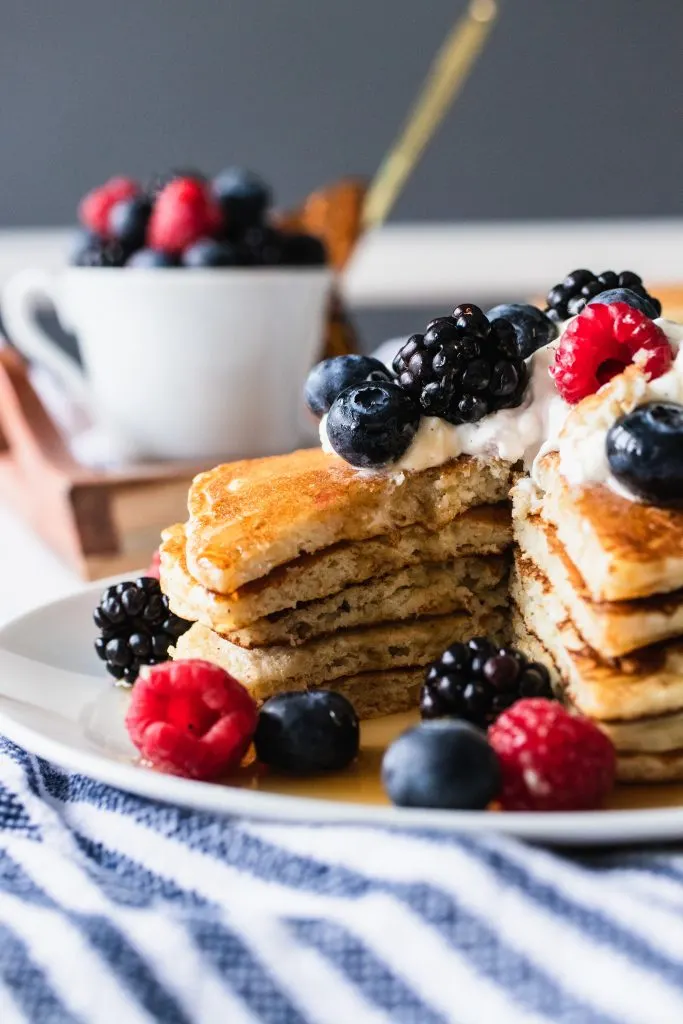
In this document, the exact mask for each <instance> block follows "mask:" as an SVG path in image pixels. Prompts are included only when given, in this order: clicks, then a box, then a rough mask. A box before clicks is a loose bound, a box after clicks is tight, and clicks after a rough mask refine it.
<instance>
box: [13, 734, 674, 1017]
mask: <svg viewBox="0 0 683 1024" xmlns="http://www.w3.org/2000/svg"><path fill="white" fill-rule="evenodd" d="M0 823H1V825H2V831H1V832H0V1021H1V1022H2V1024H20V1022H21V1024H26V1022H30V1024H75V1022H85V1024H91V1022H92V1024H100V1022H102V1024H110V1022H116V1024H149V1022H152V1021H155V1022H157V1021H161V1022H163V1024H190V1022H207V1024H242V1022H245V1024H247V1022H249V1024H253V1022H256V1021H265V1022H268V1024H270V1022H273V1024H298V1022H313V1024H365V1022H368V1024H397V1022H398V1024H437V1022H446V1021H448V1022H457V1024H518V1022H519V1024H521V1022H525V1024H527V1022H528V1024H540V1022H548V1021H552V1022H556V1021H562V1022H565V1021H566V1022H572V1024H593V1022H595V1024H598V1022H600V1024H629V1022H634V1024H660V1022H662V1024H681V1022H683V855H681V854H680V853H677V852H670V851H669V852H657V853H648V854H644V853H635V852H630V853H618V854H617V853H612V854H593V855H590V856H589V855H584V856H567V855H561V854H557V853H551V852H548V851H545V850H541V849H534V848H531V847H528V846H524V845H522V844H520V843H516V842H514V841H511V840H505V839H502V838H493V837H489V838H481V839H476V840H475V839H473V838H467V837H461V838H454V837H444V836H442V835H435V834H429V833H425V834H421V835H415V834H409V833H403V832H401V831H397V830H387V829H379V828H370V827H349V826H316V827H314V826H312V825H310V824H306V823H305V822H302V823H301V824H295V825H282V824H275V823H272V822H271V823H268V822H256V821H247V820H244V819H223V818H215V817H212V816H210V815H205V814H200V813H194V812H190V811H186V810H181V809H178V808H169V807H166V806H162V805H159V804H155V803H153V802H151V801H146V800H142V799H138V798H135V797H131V796H128V795H126V794H124V793H121V792H119V791H117V790H113V789H110V788H108V787H106V786H102V785H100V784H99V783H96V782H93V781H91V780H88V779H85V778H83V777H81V776H77V775H70V774H68V773H66V772H63V771H61V770H59V769H56V768H54V767H52V766H50V765H49V764H46V763H45V762H43V761H40V760H38V759H36V758H34V757H31V756H29V755H27V754H26V753H25V752H23V751H22V750H20V749H19V748H18V747H16V746H14V745H12V744H10V743H8V742H5V741H0Z"/></svg>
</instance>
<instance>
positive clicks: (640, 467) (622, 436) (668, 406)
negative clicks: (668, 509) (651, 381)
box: [607, 402, 683, 506]
mask: <svg viewBox="0 0 683 1024" xmlns="http://www.w3.org/2000/svg"><path fill="white" fill-rule="evenodd" d="M607 461H608V462H609V467H610V471H611V473H612V476H613V477H614V478H615V480H618V481H619V483H620V484H622V485H623V486H624V487H626V489H627V490H629V491H631V493H632V494H634V495H635V496H636V497H638V498H640V499H642V500H643V501H647V502H649V503H650V504H652V505H664V506H666V505H680V504H682V503H683V405H676V404H675V403H674V402H647V403H645V404H644V405H639V406H638V407H637V408H636V409H634V410H633V411H632V412H629V413H626V415H624V416H620V417H619V419H618V420H617V421H616V423H614V424H613V425H612V426H611V427H610V429H609V431H608V433H607Z"/></svg>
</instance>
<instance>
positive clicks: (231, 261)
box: [183, 238, 248, 269]
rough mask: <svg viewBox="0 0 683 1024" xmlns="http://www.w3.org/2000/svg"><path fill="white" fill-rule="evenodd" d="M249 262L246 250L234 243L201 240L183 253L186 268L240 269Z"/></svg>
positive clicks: (209, 239)
mask: <svg viewBox="0 0 683 1024" xmlns="http://www.w3.org/2000/svg"><path fill="white" fill-rule="evenodd" d="M247 262H248V260H247V254H246V250H244V249H243V247H241V246H239V245H235V244H234V243H233V242H217V241H215V240H214V239H213V238H201V239H200V240H199V241H198V242H195V243H194V245H191V246H190V247H189V248H188V249H186V250H185V252H184V253H183V266H185V267H194V268H195V269H196V268H202V267H240V266H245V264H246V263H247Z"/></svg>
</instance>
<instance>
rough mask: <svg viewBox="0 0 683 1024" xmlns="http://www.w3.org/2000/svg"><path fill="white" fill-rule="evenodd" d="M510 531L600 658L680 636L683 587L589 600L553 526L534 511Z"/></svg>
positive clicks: (581, 578) (681, 629)
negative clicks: (653, 593) (620, 598)
mask: <svg viewBox="0 0 683 1024" xmlns="http://www.w3.org/2000/svg"><path fill="white" fill-rule="evenodd" d="M514 493H515V492H514V491H513V494H514ZM513 530H514V534H515V540H516V542H517V544H518V545H519V547H520V549H521V551H522V553H523V554H524V555H526V556H527V557H528V558H531V560H532V561H533V562H534V563H535V564H536V565H537V566H538V567H539V568H540V569H541V571H542V572H543V574H544V575H545V576H547V577H548V579H549V580H551V582H552V586H553V590H554V591H555V593H556V595H557V596H558V597H559V599H560V601H561V602H562V604H563V605H564V606H565V608H566V609H567V611H568V612H569V614H570V616H571V618H572V620H573V622H574V626H575V627H576V629H577V631H578V632H579V633H580V634H581V636H582V637H583V639H584V640H585V641H586V643H587V644H588V645H589V646H590V647H592V648H593V649H594V650H595V651H598V652H599V653H600V655H601V656H602V657H606V658H614V657H618V656H620V655H622V654H628V653H629V652H631V651H636V650H638V649H639V648H640V647H647V646H649V645H650V644H655V643H659V642H660V641H662V640H667V639H669V638H670V637H676V636H681V635H682V634H683V591H676V592H674V593H672V594H666V595H661V594H660V595H657V596H656V597H650V598H640V599H638V600H635V601H593V600H591V596H590V594H589V592H588V588H587V587H586V584H585V582H584V580H583V577H582V576H581V573H580V572H579V571H578V569H577V568H576V566H575V565H574V564H573V562H572V561H571V560H570V558H569V557H568V555H567V553H566V551H565V549H564V547H563V546H562V544H561V543H560V541H559V538H558V534H557V530H556V529H555V527H554V526H552V525H551V524H550V523H548V522H547V521H546V520H544V519H543V518H542V517H541V516H539V515H530V516H526V517H524V518H521V517H520V516H519V515H517V514H516V515H515V517H514V520H513Z"/></svg>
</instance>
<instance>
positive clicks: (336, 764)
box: [254, 690, 360, 775]
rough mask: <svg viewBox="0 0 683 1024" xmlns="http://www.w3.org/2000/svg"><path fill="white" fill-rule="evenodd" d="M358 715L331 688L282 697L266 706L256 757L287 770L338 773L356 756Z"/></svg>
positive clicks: (271, 765)
mask: <svg viewBox="0 0 683 1024" xmlns="http://www.w3.org/2000/svg"><path fill="white" fill-rule="evenodd" d="M359 737H360V731H359V724H358V716H357V715H356V712H355V710H354V708H353V705H352V704H351V703H350V702H349V701H348V700H347V699H346V697H344V696H343V695H342V694H341V693H335V692H334V691H333V690H311V691H293V692H291V693H279V694H277V696H275V697H271V698H270V699H269V700H267V701H266V702H265V704H264V705H263V707H262V708H261V712H260V714H259V721H258V726H257V728H256V734H255V736H254V746H255V748H256V756H257V758H258V760H259V761H261V763H262V764H267V765H269V766H270V767H271V768H275V769H277V770H279V771H283V772H291V773H293V774H297V775H312V774H315V773H316V772H327V771H339V770H340V769H342V768H346V767H347V765H349V764H351V762H352V761H353V760H354V759H355V758H356V757H357V756H358V744H359Z"/></svg>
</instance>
